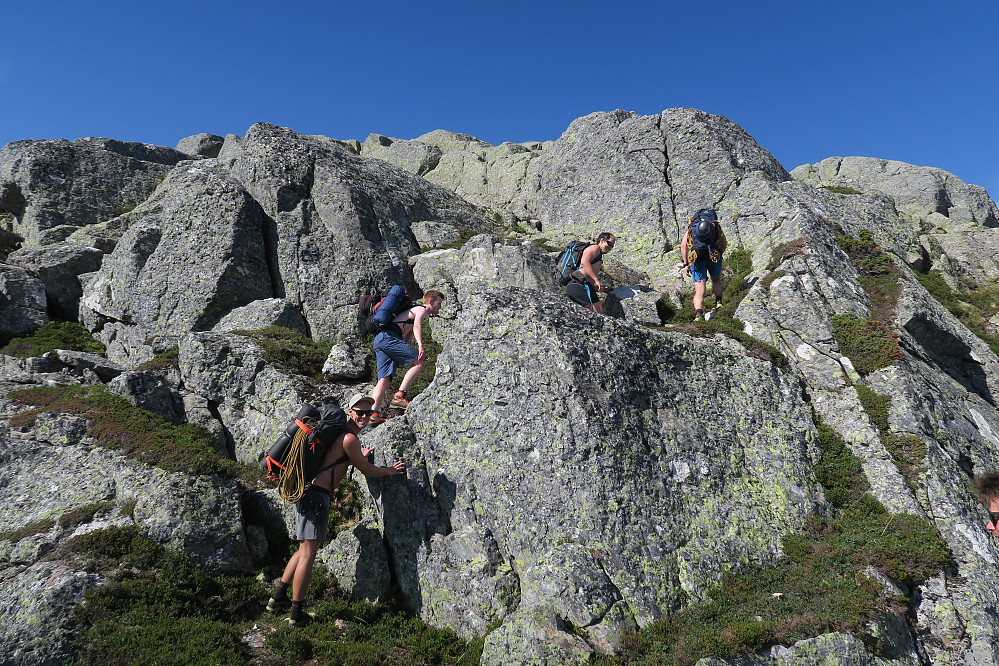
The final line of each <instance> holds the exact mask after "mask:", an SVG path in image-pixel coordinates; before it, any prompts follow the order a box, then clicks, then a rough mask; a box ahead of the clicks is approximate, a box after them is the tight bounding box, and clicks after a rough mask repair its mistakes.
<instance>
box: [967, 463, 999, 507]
mask: <svg viewBox="0 0 999 666" xmlns="http://www.w3.org/2000/svg"><path fill="white" fill-rule="evenodd" d="M971 484H972V485H973V486H974V487H975V492H977V493H978V499H979V501H981V503H982V504H984V505H985V506H986V507H987V506H988V505H989V500H991V499H992V498H993V497H999V471H997V472H985V473H984V474H979V475H978V476H976V477H975V478H974V479H972V481H971Z"/></svg>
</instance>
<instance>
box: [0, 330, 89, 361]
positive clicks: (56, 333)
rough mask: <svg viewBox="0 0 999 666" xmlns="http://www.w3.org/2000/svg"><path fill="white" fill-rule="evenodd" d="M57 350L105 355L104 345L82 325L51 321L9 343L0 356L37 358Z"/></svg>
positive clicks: (0, 351) (1, 350)
mask: <svg viewBox="0 0 999 666" xmlns="http://www.w3.org/2000/svg"><path fill="white" fill-rule="evenodd" d="M56 349H69V350H72V351H81V352H89V353H91V354H104V353H105V352H106V351H107V350H106V349H105V347H104V344H103V343H101V342H99V341H97V340H94V339H93V338H92V337H90V332H89V331H87V329H86V328H84V327H83V325H81V324H77V323H76V322H71V321H50V322H49V323H47V324H45V325H44V326H42V327H41V328H39V329H37V330H35V331H34V332H32V333H29V334H28V335H25V336H22V337H19V338H14V339H13V340H11V341H10V342H8V343H7V344H6V345H5V346H4V347H3V348H2V349H0V354H6V355H7V356H16V357H18V358H35V357H38V356H42V355H43V354H45V353H47V352H51V351H55V350H56Z"/></svg>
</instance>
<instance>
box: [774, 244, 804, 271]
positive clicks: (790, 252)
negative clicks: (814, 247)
mask: <svg viewBox="0 0 999 666" xmlns="http://www.w3.org/2000/svg"><path fill="white" fill-rule="evenodd" d="M806 247H808V239H807V238H804V237H801V238H795V239H794V240H792V241H788V242H786V243H781V244H780V245H778V246H776V247H775V248H774V249H773V250H771V252H770V256H771V257H772V258H771V259H770V263H769V264H767V270H768V271H772V270H774V269H775V268H777V267H778V266H780V265H781V264H783V263H784V262H785V261H787V260H788V259H791V258H792V257H797V256H798V255H800V254H803V253H804V252H805V248H806Z"/></svg>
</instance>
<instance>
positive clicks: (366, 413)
mask: <svg viewBox="0 0 999 666" xmlns="http://www.w3.org/2000/svg"><path fill="white" fill-rule="evenodd" d="M351 411H352V412H354V413H355V414H357V415H358V416H365V417H368V418H370V417H371V415H372V414H374V413H375V412H377V411H378V410H377V409H354V408H353V407H351Z"/></svg>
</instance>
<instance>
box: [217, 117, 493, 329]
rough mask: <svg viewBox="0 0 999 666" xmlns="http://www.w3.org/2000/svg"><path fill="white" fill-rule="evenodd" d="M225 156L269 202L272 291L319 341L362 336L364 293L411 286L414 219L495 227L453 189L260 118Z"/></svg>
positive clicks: (229, 142) (229, 144) (230, 142)
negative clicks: (297, 312)
mask: <svg viewBox="0 0 999 666" xmlns="http://www.w3.org/2000/svg"><path fill="white" fill-rule="evenodd" d="M219 160H220V162H222V163H223V164H225V165H226V166H227V167H228V168H229V170H230V172H231V173H232V175H233V177H234V178H236V179H237V180H239V181H240V182H241V183H242V184H243V185H244V186H245V187H246V189H247V190H248V191H249V192H250V194H251V195H252V196H253V197H254V198H255V199H256V200H257V201H258V202H259V203H260V205H261V206H262V207H263V210H264V213H265V215H266V219H267V221H268V225H270V231H269V233H270V234H272V236H273V239H274V241H273V243H274V249H275V252H276V255H275V257H274V262H273V264H272V265H273V267H274V275H275V293H274V296H275V297H278V298H285V299H287V300H288V301H290V302H291V303H293V304H294V305H295V306H296V307H299V308H300V309H301V311H302V313H303V314H304V315H305V318H306V320H307V321H308V323H309V328H310V330H311V332H312V335H313V336H314V337H315V338H333V339H335V340H337V339H342V338H356V337H358V334H359V330H358V318H357V301H358V298H359V295H360V294H362V293H368V292H369V291H370V290H371V288H372V287H375V286H380V287H382V288H385V287H387V286H390V285H392V284H400V283H408V281H409V278H408V275H407V270H406V263H407V261H408V259H409V257H410V256H411V255H413V254H418V253H419V247H418V244H417V242H416V239H415V237H414V236H413V233H412V230H411V229H410V226H411V225H412V224H413V223H415V222H418V221H442V222H450V223H452V224H454V225H455V226H458V227H460V228H463V229H485V228H488V226H489V225H488V224H487V222H486V221H484V220H483V219H481V218H480V217H479V215H478V213H477V211H476V210H475V209H474V208H473V207H472V206H471V205H470V204H468V203H467V202H465V201H463V200H462V199H460V198H458V197H457V196H455V195H454V194H452V193H450V192H448V191H446V190H444V189H442V188H440V187H438V186H436V185H433V184H432V183H429V182H427V181H425V180H423V179H422V178H418V177H416V176H414V175H412V174H409V173H407V172H405V171H403V170H401V169H398V168H396V167H393V166H391V165H389V164H387V163H385V162H383V161H381V160H375V159H365V158H363V157H359V156H358V155H356V154H355V153H354V152H353V151H352V150H351V149H350V148H348V147H347V146H346V145H345V144H343V143H342V142H339V141H335V140H333V139H329V138H326V137H320V136H303V135H301V134H297V133H295V132H292V131H291V130H288V129H284V128H281V127H276V126H274V125H267V124H257V125H254V126H253V127H251V128H250V129H249V130H248V131H247V133H246V137H245V138H243V137H237V136H233V135H230V136H229V137H227V138H226V143H225V146H224V147H223V149H222V151H221V153H220V154H219Z"/></svg>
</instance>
